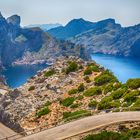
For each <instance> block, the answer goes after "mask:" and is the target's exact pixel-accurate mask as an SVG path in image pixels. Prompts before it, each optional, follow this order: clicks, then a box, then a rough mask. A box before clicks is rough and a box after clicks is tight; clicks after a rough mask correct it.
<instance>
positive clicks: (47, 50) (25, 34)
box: [0, 13, 84, 66]
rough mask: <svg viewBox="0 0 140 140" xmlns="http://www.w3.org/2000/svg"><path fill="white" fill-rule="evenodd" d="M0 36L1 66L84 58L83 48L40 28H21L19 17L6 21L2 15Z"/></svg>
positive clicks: (0, 16)
mask: <svg viewBox="0 0 140 140" xmlns="http://www.w3.org/2000/svg"><path fill="white" fill-rule="evenodd" d="M0 36H1V37H0V65H1V66H2V65H3V66H7V65H12V64H14V63H16V64H18V63H20V64H30V63H32V62H34V63H36V62H38V61H43V60H48V59H54V58H56V57H58V56H60V55H77V56H84V55H83V54H84V49H83V48H82V47H80V46H75V44H73V43H70V42H69V41H59V40H56V39H55V38H53V37H52V36H50V35H49V34H48V33H46V32H44V31H43V30H41V29H40V28H39V27H34V28H33V27H32V28H22V27H20V16H18V15H13V16H11V17H9V18H7V19H5V18H4V17H3V16H2V15H1V13H0ZM35 61H36V62H35Z"/></svg>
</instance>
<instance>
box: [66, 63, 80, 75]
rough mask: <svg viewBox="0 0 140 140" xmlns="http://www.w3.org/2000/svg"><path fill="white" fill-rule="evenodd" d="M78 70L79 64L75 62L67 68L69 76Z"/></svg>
mask: <svg viewBox="0 0 140 140" xmlns="http://www.w3.org/2000/svg"><path fill="white" fill-rule="evenodd" d="M77 70H78V64H77V63H76V62H74V61H72V62H69V65H68V67H67V68H66V74H69V73H70V72H75V71H77Z"/></svg>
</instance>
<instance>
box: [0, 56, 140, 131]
mask: <svg viewBox="0 0 140 140" xmlns="http://www.w3.org/2000/svg"><path fill="white" fill-rule="evenodd" d="M139 88H140V79H134V80H131V79H130V80H128V81H127V83H126V84H121V83H120V82H119V81H118V80H117V79H116V77H115V76H114V75H113V74H112V73H111V72H109V71H108V70H104V69H103V68H102V67H100V66H99V65H98V64H96V63H95V62H93V61H92V62H89V61H83V60H82V59H79V58H77V57H69V58H68V57H60V58H59V59H57V60H56V62H55V63H54V65H52V66H51V67H49V68H47V69H45V70H43V71H41V72H38V74H37V75H35V76H34V77H32V78H31V79H29V80H28V82H27V83H26V84H24V85H23V86H21V87H19V88H17V89H15V90H10V91H9V93H6V94H5V95H1V96H0V103H1V106H0V114H1V116H0V121H1V122H3V123H4V124H5V125H7V126H9V127H11V128H12V129H14V130H15V131H23V130H30V129H33V128H37V127H41V126H43V127H44V125H45V126H46V127H50V126H53V125H55V124H59V123H62V122H64V121H70V120H73V119H77V118H79V117H82V116H89V115H91V114H96V113H107V112H109V111H122V110H125V111H127V109H129V110H136V109H137V107H139V102H140V98H139V95H140V90H139ZM107 109H109V110H108V111H107V112H106V111H105V110H107ZM48 125H49V126H48Z"/></svg>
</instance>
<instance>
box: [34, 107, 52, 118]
mask: <svg viewBox="0 0 140 140" xmlns="http://www.w3.org/2000/svg"><path fill="white" fill-rule="evenodd" d="M50 112H51V110H50V109H49V108H48V107H44V108H42V109H41V110H40V111H38V112H37V113H36V116H37V117H39V118H40V117H41V116H43V115H46V114H49V113H50Z"/></svg>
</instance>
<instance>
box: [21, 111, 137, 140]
mask: <svg viewBox="0 0 140 140" xmlns="http://www.w3.org/2000/svg"><path fill="white" fill-rule="evenodd" d="M125 121H140V111H136V112H117V113H108V114H102V115H96V116H90V117H86V118H83V119H80V120H77V121H73V122H70V123H67V124H64V125H61V126H57V127H54V128H51V129H48V130H45V131H42V132H39V133H36V134H33V135H30V136H27V137H24V138H21V139H20V140H62V139H64V138H67V137H70V136H74V135H77V134H80V133H84V132H87V131H90V130H93V129H95V128H99V127H101V126H105V125H109V124H112V123H117V122H125Z"/></svg>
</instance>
